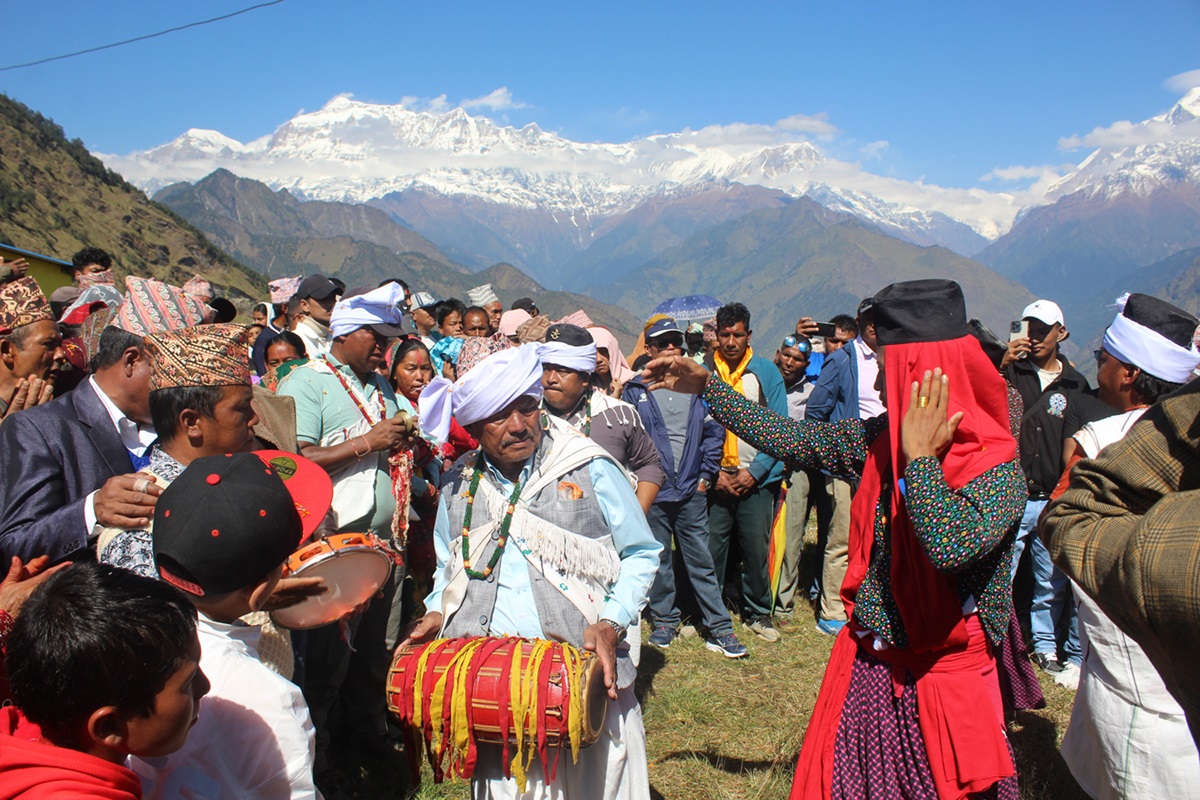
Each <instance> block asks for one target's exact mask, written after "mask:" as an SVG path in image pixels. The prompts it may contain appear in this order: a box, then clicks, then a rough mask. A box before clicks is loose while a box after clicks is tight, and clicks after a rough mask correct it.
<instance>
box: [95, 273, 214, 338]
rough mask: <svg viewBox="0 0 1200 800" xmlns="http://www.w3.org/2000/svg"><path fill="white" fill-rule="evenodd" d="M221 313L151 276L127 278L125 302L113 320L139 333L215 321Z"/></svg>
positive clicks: (147, 333) (143, 334)
mask: <svg viewBox="0 0 1200 800" xmlns="http://www.w3.org/2000/svg"><path fill="white" fill-rule="evenodd" d="M216 315H217V312H216V311H215V310H213V309H212V308H210V307H209V306H208V305H206V304H204V303H201V302H200V301H199V300H197V299H196V298H194V297H189V296H188V295H186V294H184V292H183V290H182V289H180V288H179V287H178V286H171V285H170V284H166V283H163V282H162V281H156V280H152V279H150V278H138V277H134V276H133V275H130V276H129V277H128V278H126V279H125V301H124V302H123V303H121V308H120V310H119V311H118V312H117V317H116V319H115V320H114V321H113V325H116V326H117V327H118V328H121V329H122V330H126V331H129V332H130V333H135V334H137V335H139V336H149V335H150V334H152V333H159V332H161V331H173V330H178V329H180V328H187V327H191V326H192V325H200V324H203V323H205V322H211V321H212V319H213V318H214V317H215V316H216Z"/></svg>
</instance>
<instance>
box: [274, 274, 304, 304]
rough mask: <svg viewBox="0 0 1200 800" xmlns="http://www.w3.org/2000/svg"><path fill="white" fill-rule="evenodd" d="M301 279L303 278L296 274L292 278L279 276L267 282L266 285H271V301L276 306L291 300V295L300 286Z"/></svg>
mask: <svg viewBox="0 0 1200 800" xmlns="http://www.w3.org/2000/svg"><path fill="white" fill-rule="evenodd" d="M302 280H304V278H303V277H302V276H300V275H297V276H296V277H294V278H279V279H278V280H274V281H271V282H270V283H268V284H267V286H269V287H271V303H273V304H274V305H277V306H278V305H283V304H284V303H286V302H287V301H288V300H291V299H292V296H293V295H295V294H296V291H297V290H298V289H299V288H300V281H302Z"/></svg>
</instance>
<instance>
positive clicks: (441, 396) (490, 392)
mask: <svg viewBox="0 0 1200 800" xmlns="http://www.w3.org/2000/svg"><path fill="white" fill-rule="evenodd" d="M527 394H531V395H534V396H536V397H541V396H542V363H541V361H539V360H538V348H537V345H536V344H525V345H521V346H520V347H513V348H510V349H508V350H503V351H501V352H499V353H495V354H493V355H490V356H488V357H487V358H485V359H484V360H483V361H480V362H479V364H477V365H476V366H475V367H474V369H472V370H471V371H470V372H468V373H466V374H465V375H463V376H462V377H461V378H459V379H458V380H457V381H454V382H451V381H449V380H447V379H446V378H442V377H437V378H434V379H433V380H432V381H431V382H430V383H429V385H428V386H426V387H425V388H424V389H422V390H421V396H420V397H419V398H418V399H417V408H418V410H419V411H420V414H421V430H422V431H424V432H425V433H427V434H428V435H429V436H431V437H433V438H434V439H436V440H437V441H439V442H444V441H446V437H448V436H449V435H450V418H451V417H454V418H455V419H457V420H458V424H460V425H470V424H471V423H472V422H479V421H480V420H483V419H487V418H488V417H490V416H492V415H493V414H495V413H496V412H498V411H502V410H503V409H504V408H505V406H507V405H508V404H509V403H511V402H513V401H514V400H516V399H517V398H519V397H523V396H525V395H527Z"/></svg>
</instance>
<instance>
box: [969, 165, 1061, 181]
mask: <svg viewBox="0 0 1200 800" xmlns="http://www.w3.org/2000/svg"><path fill="white" fill-rule="evenodd" d="M1047 172H1052V173H1054V174H1056V175H1057V174H1058V170H1057V169H1055V168H1054V167H1046V166H1042V167H996V168H995V169H994V170H992V171H991V172H989V173H987V174H986V175H982V176H980V178H979V179H980V180H981V181H1027V180H1031V179H1034V178H1040V177H1042V176H1043V175H1045V174H1046V173H1047Z"/></svg>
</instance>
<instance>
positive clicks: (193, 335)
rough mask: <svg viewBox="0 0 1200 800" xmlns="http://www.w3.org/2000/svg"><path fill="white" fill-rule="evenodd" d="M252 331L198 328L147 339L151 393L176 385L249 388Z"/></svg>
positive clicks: (227, 327) (237, 327)
mask: <svg viewBox="0 0 1200 800" xmlns="http://www.w3.org/2000/svg"><path fill="white" fill-rule="evenodd" d="M249 333H250V329H249V328H248V327H247V326H245V325H230V324H216V325H199V326H196V327H194V328H181V329H179V330H176V331H164V332H162V333H155V334H151V335H150V336H147V337H146V354H147V356H148V357H149V359H150V391H152V392H153V391H154V390H155V389H169V388H173V387H177V386H249V385H250V351H249V341H250V339H249Z"/></svg>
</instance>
